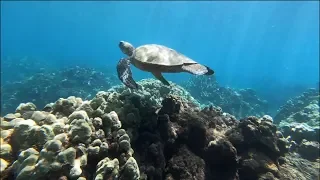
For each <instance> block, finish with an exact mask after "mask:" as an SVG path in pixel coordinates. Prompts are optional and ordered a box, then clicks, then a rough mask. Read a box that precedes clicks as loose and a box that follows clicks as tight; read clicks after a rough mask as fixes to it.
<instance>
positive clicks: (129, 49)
mask: <svg viewBox="0 0 320 180" xmlns="http://www.w3.org/2000/svg"><path fill="white" fill-rule="evenodd" d="M119 47H120V49H121V51H122V52H123V53H124V54H126V55H128V56H131V55H132V54H133V51H134V47H133V46H132V44H130V43H128V42H126V41H120V43H119Z"/></svg>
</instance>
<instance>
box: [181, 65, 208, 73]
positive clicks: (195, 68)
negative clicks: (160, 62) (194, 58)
mask: <svg viewBox="0 0 320 180" xmlns="http://www.w3.org/2000/svg"><path fill="white" fill-rule="evenodd" d="M182 69H183V70H184V71H185V72H188V73H191V74H194V75H213V74H214V70H212V69H211V68H209V67H208V66H205V65H202V64H198V63H196V64H184V65H183V66H182Z"/></svg>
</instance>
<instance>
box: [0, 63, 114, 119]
mask: <svg viewBox="0 0 320 180" xmlns="http://www.w3.org/2000/svg"><path fill="white" fill-rule="evenodd" d="M116 82H118V81H117V77H116V76H114V75H111V74H110V75H109V74H108V75H105V74H104V73H102V72H98V71H96V70H95V69H93V68H82V67H78V66H77V67H74V68H64V69H62V70H59V71H48V72H39V73H35V74H33V75H30V76H27V77H25V79H23V80H21V81H12V82H10V83H7V84H6V85H4V86H2V87H1V95H2V98H1V113H2V114H7V113H9V112H13V111H14V110H15V107H16V106H18V105H19V104H20V102H32V103H33V104H35V105H36V106H37V107H40V108H42V107H44V106H45V105H46V104H48V103H50V102H54V101H55V100H57V99H58V98H60V97H64V98H66V97H69V96H76V97H80V98H82V99H88V98H92V97H90V96H94V94H96V93H97V92H98V91H99V90H103V89H109V88H110V87H111V86H112V85H114V84H116Z"/></svg>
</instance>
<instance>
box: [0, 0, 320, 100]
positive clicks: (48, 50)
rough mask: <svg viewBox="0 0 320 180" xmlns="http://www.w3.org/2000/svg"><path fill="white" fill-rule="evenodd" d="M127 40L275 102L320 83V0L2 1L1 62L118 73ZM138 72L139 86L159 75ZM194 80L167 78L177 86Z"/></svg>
mask: <svg viewBox="0 0 320 180" xmlns="http://www.w3.org/2000/svg"><path fill="white" fill-rule="evenodd" d="M120 40H125V41H128V42H130V43H132V44H133V45H134V46H136V47H137V46H139V45H143V44H148V43H157V44H162V45H165V46H168V47H171V48H173V49H176V50H177V51H179V52H181V53H183V54H185V55H187V56H189V57H190V58H192V59H194V60H196V61H198V62H199V63H202V64H205V65H208V66H210V67H211V68H212V69H214V70H215V72H216V75H215V76H216V78H217V80H218V82H219V83H220V84H222V85H225V86H231V87H235V88H244V87H250V88H254V89H256V90H259V92H260V93H261V94H262V95H265V96H269V97H270V98H271V97H273V96H280V94H281V93H285V92H284V90H281V87H290V88H289V89H292V88H293V89H294V88H298V87H300V86H302V87H305V86H315V85H316V84H317V83H318V82H319V2H316V1H315V2H312V1H305V2H304V1H292V2H289V1H284V2H272V1H266V2H263V1H261V2H251V1H248V2H246V1H241V2H228V1H227V2H215V1H212V2H209V1H207V2H195V1H194V2H191V1H190V2H180V1H172V2H152V1H149V2H147V1H146V2H138V1H137V2H112V1H93V2H86V1H77V2H72V1H70V2H67V1H66V2H64V1H44V2H40V1H35V2H20V1H13V2H10V1H5V2H3V1H1V59H3V57H6V56H12V55H15V56H18V55H21V56H35V57H40V58H42V59H44V61H51V62H54V64H55V66H53V68H60V67H61V66H65V65H69V66H76V65H85V66H88V67H97V68H100V69H102V70H103V69H104V68H106V69H105V70H106V71H107V70H108V71H110V68H111V69H114V71H115V66H116V63H117V62H118V60H119V59H120V58H121V57H124V55H123V54H122V53H121V51H120V49H119V47H118V43H119V41H120ZM30 64H32V62H30ZM107 67H109V68H107ZM132 69H133V74H134V79H136V80H139V79H142V78H146V77H152V75H151V74H149V73H146V72H142V71H140V70H138V69H136V68H134V67H132ZM2 71H5V70H2ZM10 71H14V70H10ZM17 71H18V70H17ZM190 76H191V75H189V74H165V77H166V78H167V79H168V80H170V81H174V82H177V83H179V82H183V81H187V80H188V78H189V77H190ZM8 78H9V77H8ZM6 80H8V79H6ZM9 80H10V79H9ZM119 83H120V81H119ZM287 89H288V88H287Z"/></svg>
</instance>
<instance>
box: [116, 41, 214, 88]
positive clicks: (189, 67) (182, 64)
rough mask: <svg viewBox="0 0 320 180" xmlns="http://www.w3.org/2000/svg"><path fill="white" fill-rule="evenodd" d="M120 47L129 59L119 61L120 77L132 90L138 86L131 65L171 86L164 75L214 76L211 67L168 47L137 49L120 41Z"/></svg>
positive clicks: (152, 45)
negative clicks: (182, 73)
mask: <svg viewBox="0 0 320 180" xmlns="http://www.w3.org/2000/svg"><path fill="white" fill-rule="evenodd" d="M119 47H120V49H121V51H122V52H123V53H124V54H126V55H128V57H126V58H121V59H120V60H119V62H118V64H117V72H118V77H119V79H120V80H121V82H122V83H123V84H125V85H126V86H127V87H129V88H132V89H137V88H138V85H137V83H136V82H135V81H134V79H133V78H132V72H131V69H130V64H133V65H134V66H135V67H137V68H138V69H140V70H142V71H147V72H151V73H152V74H153V75H154V77H155V78H157V79H158V80H160V81H161V82H162V83H163V84H165V85H170V84H169V82H168V81H167V80H166V79H165V78H164V77H163V76H162V73H180V72H187V73H190V74H194V75H213V74H214V71H213V70H212V69H210V68H209V67H207V66H204V65H201V64H199V63H197V62H195V61H194V60H192V59H190V58H188V57H186V56H185V55H183V54H181V53H179V52H177V51H175V50H173V49H171V48H168V47H166V46H162V45H157V44H146V45H142V46H139V47H137V48H136V49H135V48H134V47H133V46H132V45H131V44H130V43H128V42H125V41H120V43H119Z"/></svg>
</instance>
